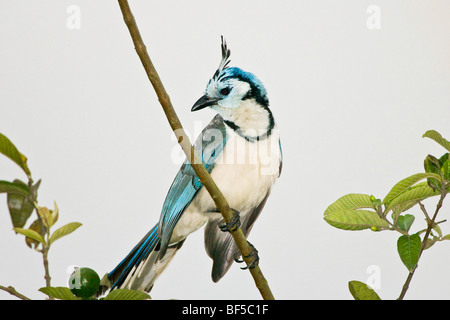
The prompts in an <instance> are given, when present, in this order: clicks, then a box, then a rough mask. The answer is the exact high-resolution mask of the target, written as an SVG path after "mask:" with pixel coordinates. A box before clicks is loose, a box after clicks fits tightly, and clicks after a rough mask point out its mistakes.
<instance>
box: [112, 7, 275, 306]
mask: <svg viewBox="0 0 450 320" xmlns="http://www.w3.org/2000/svg"><path fill="white" fill-rule="evenodd" d="M118 1H119V6H120V9H121V11H122V15H123V18H124V21H125V24H126V25H127V27H128V30H129V32H130V35H131V38H132V39H133V43H134V47H135V49H136V52H137V54H138V56H139V58H140V59H141V62H142V65H143V66H144V69H145V72H146V73H147V76H148V78H149V80H150V82H151V84H152V86H153V88H154V90H155V92H156V94H157V96H158V100H159V102H160V104H161V106H162V108H163V110H164V113H165V114H166V117H167V120H168V121H169V124H170V127H171V128H172V130H173V132H174V133H175V135H176V137H177V139H178V143H179V144H180V146H181V148H182V149H183V151H184V153H185V154H186V157H187V159H188V160H189V162H190V163H191V164H192V168H193V169H194V171H195V173H196V174H197V176H198V177H199V179H200V181H201V182H202V184H203V185H204V187H205V188H206V189H207V191H208V192H209V194H210V195H211V197H212V199H213V200H214V202H215V204H216V206H217V208H218V209H219V210H220V212H221V213H222V215H223V218H224V219H225V221H226V222H227V223H228V222H230V220H231V218H232V217H233V212H232V210H231V208H230V206H229V205H228V202H227V201H226V199H225V198H224V196H223V194H222V192H221V191H220V190H219V188H218V187H217V185H216V184H215V182H214V181H213V179H212V178H211V176H210V174H209V173H208V171H206V169H205V167H204V165H203V164H202V161H201V160H200V158H199V157H198V155H197V154H196V153H195V151H194V148H193V147H192V145H191V143H190V141H189V138H188V137H187V135H186V133H185V131H184V129H183V127H182V125H181V122H180V120H179V119H178V116H177V114H176V112H175V110H174V108H173V106H172V103H171V101H170V98H169V95H168V94H167V92H166V90H165V89H164V86H163V84H162V82H161V79H160V78H159V76H158V73H157V72H156V70H155V67H154V66H153V63H152V61H151V60H150V57H149V55H148V53H147V48H146V47H145V45H144V42H143V40H142V37H141V35H140V32H139V29H138V27H137V24H136V21H135V19H134V16H133V14H132V12H131V9H130V6H129V4H128V1H127V0H118ZM231 234H232V235H233V238H234V240H235V242H236V244H237V246H238V248H239V250H240V252H241V254H242V257H243V259H244V261H245V262H246V263H247V265H249V264H250V263H251V262H252V261H251V258H247V256H249V255H250V253H251V252H252V248H251V247H250V245H249V244H248V242H247V240H246V239H245V236H244V234H243V232H242V230H241V228H238V229H237V230H235V231H232V232H231ZM249 270H250V273H251V275H252V276H253V279H254V281H255V284H256V287H257V288H258V289H259V291H260V293H261V296H262V297H263V299H266V300H273V299H274V296H273V294H272V292H271V290H270V288H269V285H268V283H267V280H266V279H265V278H264V276H263V274H262V272H261V269H260V268H259V266H256V267H254V268H251V269H249Z"/></svg>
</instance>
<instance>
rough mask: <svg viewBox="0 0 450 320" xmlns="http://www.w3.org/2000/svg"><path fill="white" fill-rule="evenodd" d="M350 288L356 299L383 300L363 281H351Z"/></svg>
mask: <svg viewBox="0 0 450 320" xmlns="http://www.w3.org/2000/svg"><path fill="white" fill-rule="evenodd" d="M348 289H349V291H350V293H351V294H352V296H353V298H354V299H355V300H381V299H380V297H379V296H378V294H377V293H376V292H375V291H374V290H373V289H372V288H370V287H369V286H368V285H366V284H365V283H363V282H361V281H356V280H353V281H349V283H348Z"/></svg>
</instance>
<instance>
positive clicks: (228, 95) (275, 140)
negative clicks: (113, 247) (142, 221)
mask: <svg viewBox="0 0 450 320" xmlns="http://www.w3.org/2000/svg"><path fill="white" fill-rule="evenodd" d="M221 51H222V59H221V61H220V64H219V67H218V68H217V70H216V71H215V72H214V74H213V76H212V77H211V78H210V80H209V81H208V84H207V86H206V90H205V92H204V95H203V96H202V97H201V98H200V99H198V100H197V101H196V102H195V103H194V105H193V107H192V108H191V111H198V110H202V109H204V108H210V109H212V110H213V111H215V112H216V113H217V115H216V116H215V117H214V118H213V119H212V120H211V122H210V123H209V124H208V125H207V126H206V127H205V128H204V129H203V131H202V133H201V134H200V135H199V137H198V138H197V139H196V141H195V143H194V150H195V151H196V152H197V153H198V154H199V156H200V158H201V160H202V162H203V164H204V166H205V168H206V170H207V171H208V172H209V173H210V175H211V177H212V179H213V180H214V181H215V183H216V184H217V186H218V187H219V189H220V190H221V192H222V194H223V195H224V197H225V198H226V200H227V201H228V203H229V205H230V208H231V209H232V211H233V213H234V215H233V219H231V221H230V222H229V223H225V222H224V220H223V218H222V216H221V214H220V211H219V210H218V209H217V208H216V205H215V203H214V201H213V199H212V197H211V196H210V194H209V193H208V191H207V190H206V188H205V187H203V184H202V182H201V181H200V179H199V178H198V176H197V175H196V173H195V171H194V170H193V168H192V165H191V164H190V163H189V161H188V160H187V159H186V160H185V161H184V162H183V164H182V166H181V168H180V170H179V171H178V173H177V174H176V176H175V178H174V180H173V183H172V185H171V187H170V188H169V191H168V193H167V196H166V199H165V201H164V203H163V206H162V210H161V214H160V219H159V222H158V223H157V224H156V225H155V226H154V227H153V228H151V229H150V231H148V233H147V234H146V235H145V236H144V237H143V238H142V240H141V241H140V242H139V243H138V244H137V245H135V246H134V248H133V249H132V250H131V251H130V253H129V254H128V255H127V256H126V257H125V258H124V259H123V260H122V261H121V262H120V263H119V264H118V265H117V266H116V267H115V268H114V269H113V270H112V271H111V272H109V273H108V274H107V279H108V283H109V285H108V286H106V287H105V286H104V287H103V292H104V291H105V289H106V290H108V289H109V290H114V289H119V288H120V289H134V290H140V291H143V292H150V291H151V289H152V288H153V286H154V284H155V281H156V280H157V278H158V277H159V276H160V275H161V273H162V272H163V271H164V270H165V269H166V267H167V266H168V264H169V263H170V262H171V261H172V259H173V258H174V256H175V254H176V252H177V251H178V250H180V248H181V247H182V245H183V243H184V241H185V240H186V238H187V237H188V236H189V235H190V234H191V233H192V232H195V231H197V230H198V229H200V228H201V227H203V226H205V225H206V226H205V227H204V245H205V250H206V253H207V254H208V255H209V257H210V258H211V259H212V260H213V266H212V271H211V278H212V280H213V281H214V282H218V281H219V280H220V279H221V278H222V277H223V276H224V275H225V273H226V272H227V271H228V270H229V268H230V267H231V265H232V264H233V262H234V261H236V262H242V261H241V260H239V257H240V256H241V254H240V252H239V250H238V248H237V245H236V244H235V242H234V239H233V237H232V235H231V231H234V230H235V229H236V228H237V227H241V229H242V231H243V233H244V235H245V236H246V237H248V235H249V233H250V231H251V229H252V227H253V225H254V223H255V221H256V219H257V218H258V216H259V215H260V213H261V211H262V210H263V207H264V205H265V203H266V201H267V199H268V197H269V194H270V193H271V190H272V187H273V185H274V183H275V181H276V180H277V179H278V177H279V176H280V174H281V169H282V163H283V159H282V149H281V142H280V135H279V129H278V126H277V124H276V122H275V118H274V116H273V114H272V111H271V110H270V108H269V100H268V97H267V92H266V89H265V87H264V85H263V83H262V82H261V81H260V80H259V79H258V78H257V77H256V76H255V75H254V74H252V73H250V72H246V71H244V70H242V69H240V68H238V67H229V63H230V61H231V60H230V59H229V58H230V54H231V52H230V50H229V49H228V46H227V43H226V40H225V39H224V37H223V36H222V37H221ZM249 244H250V243H249ZM250 245H251V244H250ZM251 247H252V248H253V251H252V253H253V254H254V260H253V263H252V264H251V265H249V266H247V267H244V268H243V269H245V268H248V267H250V268H252V267H255V265H257V264H258V263H259V256H258V254H257V250H256V249H255V248H254V247H253V245H251Z"/></svg>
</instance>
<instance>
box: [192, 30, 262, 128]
mask: <svg viewBox="0 0 450 320" xmlns="http://www.w3.org/2000/svg"><path fill="white" fill-rule="evenodd" d="M229 57H230V50H229V49H228V48H227V44H226V42H225V40H224V39H223V37H222V60H221V62H220V65H219V68H218V69H217V70H216V72H215V73H214V75H213V77H212V78H211V79H210V80H209V82H208V85H207V86H206V91H205V94H204V95H203V96H202V97H201V98H200V99H198V101H197V102H196V103H195V104H194V106H193V107H192V109H191V111H197V110H201V109H203V108H206V107H210V108H211V109H213V110H215V111H217V112H218V113H219V114H220V115H222V116H223V117H224V118H225V119H227V118H230V116H231V115H232V114H233V113H235V112H237V110H238V109H239V108H240V107H242V106H243V105H244V104H245V103H244V102H245V101H251V102H253V103H254V102H256V103H257V104H258V105H259V106H261V107H263V108H268V106H269V100H268V99H267V95H266V89H265V88H264V86H263V84H262V82H261V81H260V80H259V79H258V78H257V77H256V76H255V75H254V74H252V73H250V72H246V71H243V70H242V69H240V68H237V67H228V64H229V62H230V60H229Z"/></svg>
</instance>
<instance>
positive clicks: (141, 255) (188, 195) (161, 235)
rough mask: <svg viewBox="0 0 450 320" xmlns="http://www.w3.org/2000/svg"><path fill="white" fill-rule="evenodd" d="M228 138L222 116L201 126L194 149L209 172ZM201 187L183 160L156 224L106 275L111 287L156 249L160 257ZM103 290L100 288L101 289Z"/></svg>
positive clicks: (188, 165) (190, 167) (189, 166)
mask: <svg viewBox="0 0 450 320" xmlns="http://www.w3.org/2000/svg"><path fill="white" fill-rule="evenodd" d="M226 141H227V135H226V128H225V124H224V123H223V119H222V117H220V116H219V115H217V116H216V117H214V119H213V120H212V121H211V122H210V123H209V124H208V126H206V127H205V129H203V131H202V133H201V135H200V136H199V137H198V138H197V140H196V142H195V144H194V149H195V151H196V152H197V154H199V155H201V158H202V161H203V164H204V165H205V167H206V170H207V171H208V172H209V173H211V171H212V170H213V168H214V166H215V161H216V159H217V158H218V157H219V155H220V154H221V153H222V151H223V148H224V146H225V144H226ZM202 187H203V184H202V183H201V182H200V180H199V178H198V177H197V175H196V174H195V171H194V169H193V168H192V166H191V165H190V164H189V162H188V161H187V160H186V161H185V162H184V163H183V165H182V166H181V169H180V171H178V173H177V175H176V176H175V179H174V181H173V183H172V186H171V187H170V189H169V192H168V194H167V196H166V200H165V202H164V205H163V208H162V212H161V217H160V221H159V224H156V225H155V226H154V227H153V228H152V229H151V230H150V231H149V232H148V233H147V234H146V235H145V237H144V238H142V240H141V241H140V242H139V243H138V244H137V245H136V246H135V247H134V248H133V249H132V250H131V252H130V253H129V254H128V255H127V256H126V257H125V258H124V259H123V260H122V261H121V262H120V263H119V264H118V265H117V266H116V267H115V268H114V270H112V271H111V272H110V273H109V274H108V278H109V279H110V281H111V283H112V284H113V285H112V288H116V287H119V286H120V285H121V284H122V283H123V282H124V281H125V279H126V278H127V276H128V274H129V273H130V272H134V271H133V270H135V267H137V266H139V264H140V263H141V262H142V261H144V260H145V259H147V258H148V257H149V255H150V254H151V253H152V252H153V251H154V250H158V249H159V253H158V256H159V257H162V256H163V255H164V253H165V252H166V250H167V247H168V245H169V240H170V237H171V236H172V232H173V229H174V227H175V225H176V224H177V222H178V220H179V219H180V217H181V215H182V214H183V212H184V211H185V210H186V208H187V207H188V206H189V204H190V203H191V202H192V199H194V197H195V195H196V194H197V192H198V191H199V190H200V189H201V188H202ZM102 290H103V289H102Z"/></svg>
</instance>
